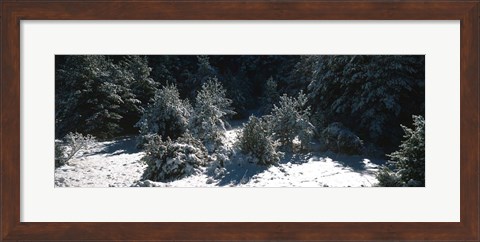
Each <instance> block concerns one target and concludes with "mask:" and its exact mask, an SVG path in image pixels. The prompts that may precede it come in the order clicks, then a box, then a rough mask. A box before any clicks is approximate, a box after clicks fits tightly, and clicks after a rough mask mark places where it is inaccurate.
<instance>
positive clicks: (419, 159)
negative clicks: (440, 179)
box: [388, 115, 425, 186]
mask: <svg viewBox="0 0 480 242" xmlns="http://www.w3.org/2000/svg"><path fill="white" fill-rule="evenodd" d="M413 126H414V128H413V129H410V128H408V127H406V126H403V125H402V128H403V130H404V132H405V135H404V136H403V137H404V140H403V141H402V144H400V147H399V148H400V149H399V150H397V151H395V152H393V153H392V154H390V155H388V156H389V157H390V158H391V161H390V162H391V163H392V164H393V165H394V166H395V168H396V170H397V172H398V174H399V175H400V178H401V180H402V181H403V182H405V183H406V184H407V185H408V186H424V185H425V119H424V118H423V117H422V116H415V115H414V116H413Z"/></svg>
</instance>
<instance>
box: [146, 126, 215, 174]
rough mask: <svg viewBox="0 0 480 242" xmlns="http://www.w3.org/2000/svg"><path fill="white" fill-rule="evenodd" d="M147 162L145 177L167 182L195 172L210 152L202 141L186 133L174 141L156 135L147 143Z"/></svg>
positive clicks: (205, 160)
mask: <svg viewBox="0 0 480 242" xmlns="http://www.w3.org/2000/svg"><path fill="white" fill-rule="evenodd" d="M145 153H146V154H145V156H144V157H143V158H142V160H143V161H144V162H145V163H146V164H147V169H146V170H145V173H144V174H143V179H148V180H152V181H161V182H167V181H172V180H176V179H180V178H182V177H185V176H189V175H191V174H194V173H195V171H196V169H197V168H198V167H200V166H202V165H204V164H205V163H206V162H207V160H208V152H207V150H206V149H205V147H204V146H203V144H202V142H200V141H199V140H197V139H195V138H193V137H192V136H190V135H188V134H186V135H185V136H182V137H179V138H178V139H177V140H175V141H172V140H171V139H170V138H167V139H166V140H165V141H163V140H162V139H161V137H160V136H158V135H154V136H153V137H152V139H150V141H149V142H148V143H147V144H146V145H145Z"/></svg>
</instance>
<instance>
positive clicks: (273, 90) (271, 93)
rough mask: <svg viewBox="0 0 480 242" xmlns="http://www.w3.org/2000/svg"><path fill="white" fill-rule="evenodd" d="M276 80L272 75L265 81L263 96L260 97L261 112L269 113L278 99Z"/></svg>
mask: <svg viewBox="0 0 480 242" xmlns="http://www.w3.org/2000/svg"><path fill="white" fill-rule="evenodd" d="M277 89H278V87H277V82H276V81H275V80H273V78H272V77H270V78H268V80H267V82H266V83H265V90H264V92H263V97H262V98H261V102H262V106H263V107H262V110H263V113H270V112H271V111H272V109H273V105H275V104H277V103H278V101H279V100H280V93H278V90H277Z"/></svg>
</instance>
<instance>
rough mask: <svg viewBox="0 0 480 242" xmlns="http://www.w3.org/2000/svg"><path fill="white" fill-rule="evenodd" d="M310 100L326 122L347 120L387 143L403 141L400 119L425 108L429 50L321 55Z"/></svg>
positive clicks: (371, 137) (365, 134) (373, 138)
mask: <svg viewBox="0 0 480 242" xmlns="http://www.w3.org/2000/svg"><path fill="white" fill-rule="evenodd" d="M312 58H314V60H312V59H310V60H309V61H310V62H313V66H317V67H316V69H317V70H316V71H314V72H313V73H312V72H310V71H307V73H308V75H310V74H312V77H313V78H312V80H311V82H310V84H309V85H308V97H309V103H310V104H311V105H312V107H313V108H314V110H315V112H316V113H321V114H322V116H323V117H324V118H326V120H324V122H325V123H333V122H342V123H343V124H344V125H345V126H346V127H348V128H350V129H351V130H352V131H353V132H355V133H357V134H358V135H360V136H362V137H365V138H366V139H368V141H370V142H374V143H376V144H378V145H380V146H382V147H384V148H392V147H394V146H395V145H396V144H398V143H399V142H400V140H399V138H398V137H399V136H401V129H400V128H399V127H400V125H399V124H400V123H401V122H405V121H406V120H408V117H410V116H411V115H413V114H418V113H423V112H424V103H425V102H424V93H425V91H424V79H425V77H424V68H425V62H424V57H423V56H380V55H379V56H362V55H356V56H315V57H312Z"/></svg>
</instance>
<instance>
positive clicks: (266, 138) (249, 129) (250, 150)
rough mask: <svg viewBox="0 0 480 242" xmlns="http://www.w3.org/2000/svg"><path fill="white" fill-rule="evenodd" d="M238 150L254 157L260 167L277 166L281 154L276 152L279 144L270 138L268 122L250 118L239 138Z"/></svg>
mask: <svg viewBox="0 0 480 242" xmlns="http://www.w3.org/2000/svg"><path fill="white" fill-rule="evenodd" d="M239 141H240V143H239V145H240V149H242V151H243V152H244V153H246V154H249V155H251V156H252V157H254V159H255V162H256V163H258V164H261V165H272V164H277V163H278V161H279V160H280V158H281V157H282V156H283V154H282V153H281V152H279V151H277V148H278V146H279V143H278V142H276V141H275V140H274V138H273V137H272V132H271V130H270V127H269V122H267V121H266V120H264V119H262V118H257V117H255V116H250V118H249V120H248V123H247V124H245V125H244V127H243V131H242V134H241V136H240V137H239Z"/></svg>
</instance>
